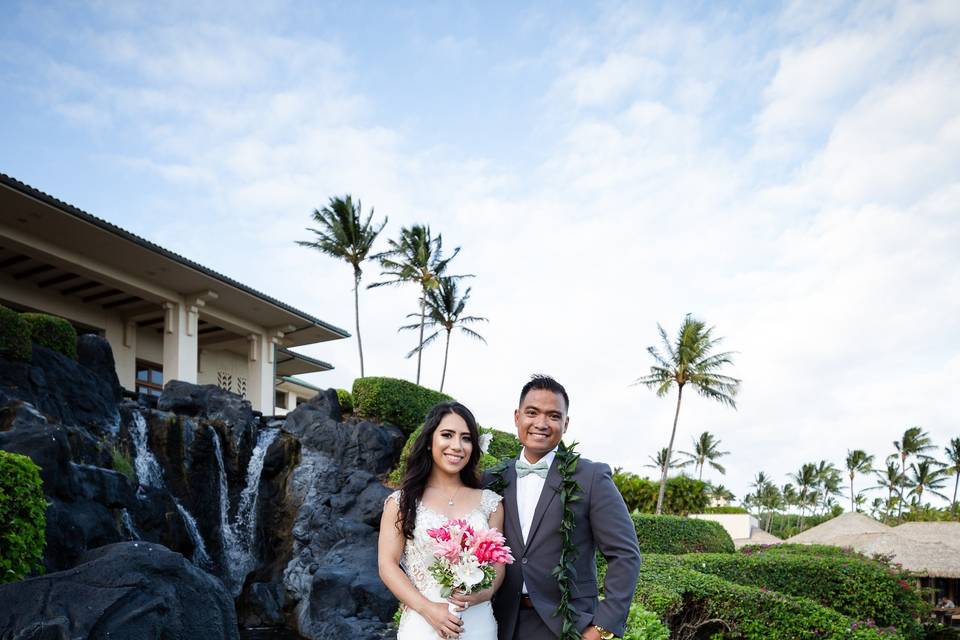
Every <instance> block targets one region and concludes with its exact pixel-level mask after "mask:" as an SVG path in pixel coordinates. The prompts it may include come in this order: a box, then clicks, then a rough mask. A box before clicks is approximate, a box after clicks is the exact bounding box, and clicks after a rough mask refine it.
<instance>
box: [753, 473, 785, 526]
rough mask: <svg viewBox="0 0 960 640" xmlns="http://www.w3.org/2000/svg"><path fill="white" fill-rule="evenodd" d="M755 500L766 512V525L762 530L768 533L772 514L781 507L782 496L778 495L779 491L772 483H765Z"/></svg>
mask: <svg viewBox="0 0 960 640" xmlns="http://www.w3.org/2000/svg"><path fill="white" fill-rule="evenodd" d="M757 499H758V501H759V502H760V505H761V506H763V507H764V508H766V510H767V524H766V525H765V526H764V527H763V530H764V531H766V532H767V533H769V532H770V523H771V522H772V521H773V514H774V513H776V512H777V510H779V509H780V507H781V506H783V496H782V495H781V494H780V489H778V488H777V485H775V484H773V483H772V482H767V484H766V485H765V486H764V487H763V488H762V489H761V490H760V495H759V496H757Z"/></svg>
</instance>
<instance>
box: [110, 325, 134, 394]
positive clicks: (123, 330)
mask: <svg viewBox="0 0 960 640" xmlns="http://www.w3.org/2000/svg"><path fill="white" fill-rule="evenodd" d="M104 337H106V339H107V342H109V343H110V348H111V349H113V361H114V362H115V363H116V369H117V378H118V379H119V380H120V386H121V387H123V388H124V389H127V390H128V391H134V390H135V389H136V388H137V323H136V322H134V321H133V320H124V319H119V320H117V321H113V322H108V323H107V324H106V327H105V329H104Z"/></svg>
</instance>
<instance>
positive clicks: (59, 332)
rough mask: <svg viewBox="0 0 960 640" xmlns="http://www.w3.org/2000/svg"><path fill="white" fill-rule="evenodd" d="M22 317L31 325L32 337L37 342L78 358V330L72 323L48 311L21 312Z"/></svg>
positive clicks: (70, 356)
mask: <svg viewBox="0 0 960 640" xmlns="http://www.w3.org/2000/svg"><path fill="white" fill-rule="evenodd" d="M20 317H21V318H23V319H24V320H25V321H26V323H27V325H28V326H29V327H30V339H31V340H33V341H34V342H35V343H37V344H38V345H40V346H41V347H46V348H47V349H51V350H53V351H56V352H58V353H62V354H63V355H65V356H67V357H69V358H73V359H74V360H76V359H77V330H76V329H74V328H73V325H72V324H70V323H69V322H67V321H66V320H64V319H63V318H58V317H57V316H51V315H48V314H46V313H21V314H20Z"/></svg>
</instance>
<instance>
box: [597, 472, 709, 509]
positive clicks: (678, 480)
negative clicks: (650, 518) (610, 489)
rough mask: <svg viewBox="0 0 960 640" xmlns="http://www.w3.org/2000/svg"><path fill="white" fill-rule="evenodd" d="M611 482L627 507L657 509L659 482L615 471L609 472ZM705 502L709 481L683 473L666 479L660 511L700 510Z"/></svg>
mask: <svg viewBox="0 0 960 640" xmlns="http://www.w3.org/2000/svg"><path fill="white" fill-rule="evenodd" d="M613 483H614V484H615V485H617V489H619V490H620V495H622V496H623V501H624V502H626V503H627V509H629V510H630V511H639V512H641V513H654V512H655V511H656V510H657V494H658V493H659V492H660V483H659V482H655V481H653V480H648V479H646V478H641V477H640V476H638V475H636V474H633V473H629V472H625V471H618V472H617V473H615V474H613ZM709 504H710V495H709V485H707V483H706V482H702V481H700V480H696V479H694V478H689V477H687V476H676V477H674V478H668V479H667V487H666V489H665V491H664V496H663V512H664V513H667V514H673V515H687V514H688V513H703V512H704V510H705V509H706V508H707V505H709Z"/></svg>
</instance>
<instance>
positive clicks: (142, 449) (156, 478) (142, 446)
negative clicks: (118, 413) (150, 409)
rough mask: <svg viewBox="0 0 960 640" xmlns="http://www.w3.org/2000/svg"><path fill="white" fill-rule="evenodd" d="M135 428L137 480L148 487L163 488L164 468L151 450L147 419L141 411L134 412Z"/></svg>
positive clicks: (131, 436)
mask: <svg viewBox="0 0 960 640" xmlns="http://www.w3.org/2000/svg"><path fill="white" fill-rule="evenodd" d="M133 426H134V428H133V430H132V431H131V432H130V438H131V439H132V440H133V448H134V454H135V456H136V458H135V459H134V461H133V466H134V469H135V470H136V472H137V482H139V483H140V484H142V485H146V486H148V487H158V488H162V487H163V486H164V484H163V469H161V468H160V463H159V462H157V459H156V457H154V455H153V453H151V452H150V446H149V444H148V439H147V421H146V420H144V419H143V416H142V415H141V414H140V412H139V411H134V412H133Z"/></svg>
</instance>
